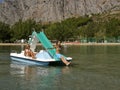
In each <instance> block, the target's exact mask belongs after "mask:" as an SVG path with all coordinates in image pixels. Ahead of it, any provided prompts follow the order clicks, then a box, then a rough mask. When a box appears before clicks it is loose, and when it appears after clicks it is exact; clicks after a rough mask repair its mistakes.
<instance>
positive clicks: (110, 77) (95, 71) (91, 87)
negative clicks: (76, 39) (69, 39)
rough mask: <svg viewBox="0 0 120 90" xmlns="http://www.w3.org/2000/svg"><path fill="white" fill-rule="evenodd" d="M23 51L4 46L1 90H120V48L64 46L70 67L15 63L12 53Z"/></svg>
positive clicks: (0, 61)
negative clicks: (11, 57) (11, 56)
mask: <svg viewBox="0 0 120 90" xmlns="http://www.w3.org/2000/svg"><path fill="white" fill-rule="evenodd" d="M21 48H22V47H21V46H0V90H120V46H67V47H64V48H63V51H62V53H64V54H65V55H66V56H71V57H72V58H73V60H72V64H71V65H70V66H68V67H67V66H45V67H43V66H35V65H26V64H23V63H16V62H12V61H11V59H10V57H9V53H10V52H12V51H13V50H15V51H18V52H20V50H21ZM41 48H42V47H40V46H37V49H41Z"/></svg>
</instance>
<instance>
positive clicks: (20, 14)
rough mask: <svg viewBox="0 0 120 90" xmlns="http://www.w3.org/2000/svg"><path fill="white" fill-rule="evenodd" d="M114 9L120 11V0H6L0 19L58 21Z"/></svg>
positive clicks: (12, 21)
mask: <svg viewBox="0 0 120 90" xmlns="http://www.w3.org/2000/svg"><path fill="white" fill-rule="evenodd" d="M113 11H120V0H4V3H2V4H0V21H2V22H5V23H8V24H13V23H15V22H17V21H18V20H19V19H22V20H26V19H34V20H36V21H37V22H56V21H61V20H63V19H66V18H69V17H73V16H74V17H76V16H84V15H91V14H98V13H100V14H101V13H106V12H113Z"/></svg>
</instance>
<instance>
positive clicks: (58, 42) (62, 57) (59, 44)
mask: <svg viewBox="0 0 120 90" xmlns="http://www.w3.org/2000/svg"><path fill="white" fill-rule="evenodd" d="M55 48H56V56H57V58H60V59H61V60H62V62H63V63H64V64H65V65H67V66H68V65H69V64H70V63H71V62H68V61H67V60H66V59H65V57H64V56H63V55H62V54H60V50H61V43H60V41H57V42H56V45H55Z"/></svg>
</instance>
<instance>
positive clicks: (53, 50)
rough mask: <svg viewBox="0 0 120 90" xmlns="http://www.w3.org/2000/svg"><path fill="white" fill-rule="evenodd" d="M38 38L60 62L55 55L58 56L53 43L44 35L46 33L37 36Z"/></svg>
mask: <svg viewBox="0 0 120 90" xmlns="http://www.w3.org/2000/svg"><path fill="white" fill-rule="evenodd" d="M37 37H38V39H39V41H40V42H41V44H42V45H43V47H44V48H45V49H46V50H47V51H48V52H49V54H50V55H51V56H52V57H53V58H54V59H55V60H59V59H57V58H56V56H55V54H56V49H55V48H54V46H53V45H52V43H51V42H50V41H49V40H48V38H47V37H46V35H45V34H44V32H40V33H38V34H37Z"/></svg>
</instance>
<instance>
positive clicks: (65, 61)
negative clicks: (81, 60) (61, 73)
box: [61, 56, 70, 66]
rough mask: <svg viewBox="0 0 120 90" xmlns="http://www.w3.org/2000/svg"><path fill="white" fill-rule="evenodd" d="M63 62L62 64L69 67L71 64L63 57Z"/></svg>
mask: <svg viewBox="0 0 120 90" xmlns="http://www.w3.org/2000/svg"><path fill="white" fill-rule="evenodd" d="M61 60H62V62H63V63H65V65H67V66H68V65H69V64H70V62H68V61H67V60H66V59H65V58H64V57H63V56H62V57H61Z"/></svg>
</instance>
